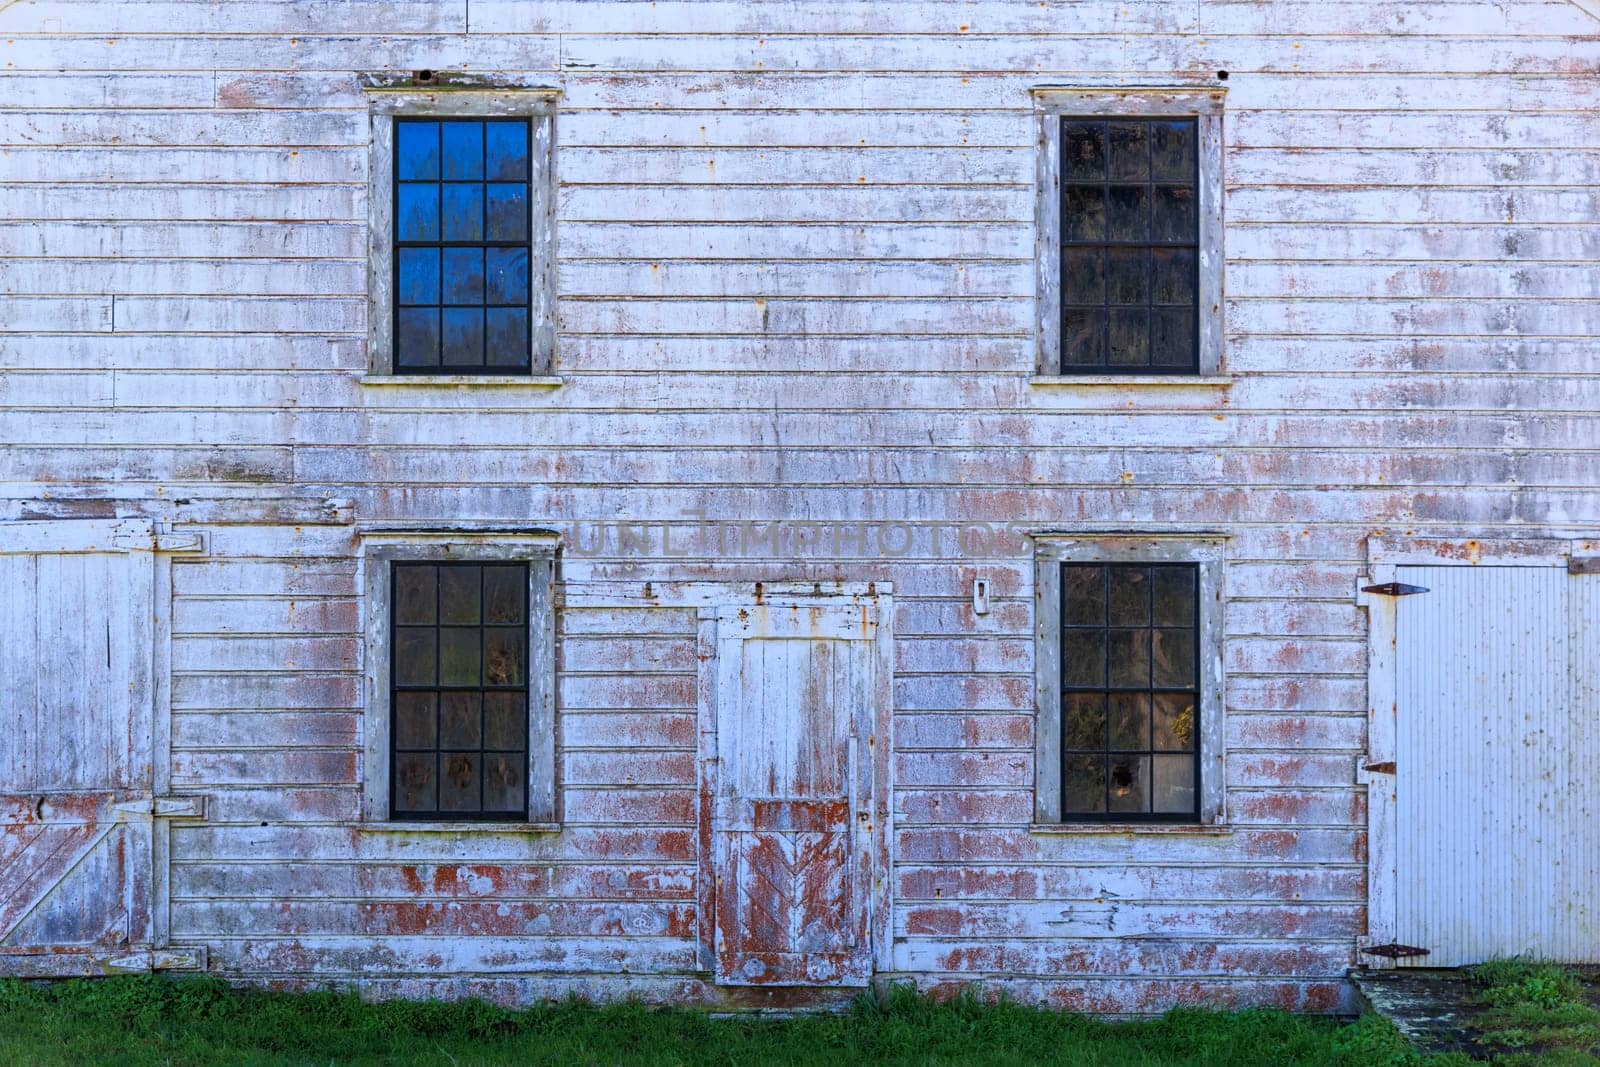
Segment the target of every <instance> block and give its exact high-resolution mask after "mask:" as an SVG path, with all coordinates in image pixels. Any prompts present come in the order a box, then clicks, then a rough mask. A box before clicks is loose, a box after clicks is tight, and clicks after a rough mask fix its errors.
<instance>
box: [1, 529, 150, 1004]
mask: <svg viewBox="0 0 1600 1067" xmlns="http://www.w3.org/2000/svg"><path fill="white" fill-rule="evenodd" d="M154 547H155V541H154V536H153V532H152V530H151V526H150V523H148V522H111V521H105V522H102V521H83V522H54V523H16V524H9V525H0V590H4V593H3V595H0V974H14V975H67V974H91V973H96V972H103V971H107V970H118V969H129V970H143V969H146V968H148V967H149V966H150V955H149V950H150V947H151V944H152V936H151V920H152V909H151V903H150V902H151V882H152V870H153V860H152V834H151V827H152V819H151V813H152V805H153V796H152V758H151V751H152V728H151V727H152V722H151V719H152V716H151V711H152V705H153V700H152V659H151V656H152V632H153V628H152V622H153V620H152V615H153V608H152V593H153V560H154V554H153V550H154Z"/></svg>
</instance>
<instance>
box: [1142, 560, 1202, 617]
mask: <svg viewBox="0 0 1600 1067" xmlns="http://www.w3.org/2000/svg"><path fill="white" fill-rule="evenodd" d="M1194 579H1195V568H1194V567H1193V566H1192V565H1189V564H1185V565H1183V566H1179V567H1152V568H1150V594H1151V596H1150V601H1151V614H1152V616H1153V620H1152V621H1154V622H1155V624H1156V625H1157V626H1193V625H1194V624H1195V595H1194Z"/></svg>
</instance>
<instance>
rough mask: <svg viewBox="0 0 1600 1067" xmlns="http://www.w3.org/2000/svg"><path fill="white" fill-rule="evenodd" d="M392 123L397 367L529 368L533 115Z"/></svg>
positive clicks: (450, 369) (460, 370) (454, 369)
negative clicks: (531, 123) (527, 117)
mask: <svg viewBox="0 0 1600 1067" xmlns="http://www.w3.org/2000/svg"><path fill="white" fill-rule="evenodd" d="M394 121H395V183H394V203H395V211H394V229H395V234H394V237H395V239H394V246H395V248H394V255H395V277H396V278H397V279H398V285H397V286H396V293H395V309H394V315H395V326H394V339H395V345H394V365H395V370H396V372H398V373H402V374H410V373H424V374H425V373H437V372H439V371H445V372H447V373H453V374H470V373H485V372H493V373H499V374H505V373H522V374H526V373H528V371H529V368H530V367H531V365H532V352H533V344H532V337H531V335H530V333H529V322H528V304H529V273H528V268H529V263H530V260H531V258H532V251H533V247H532V246H533V235H532V233H531V231H530V229H529V218H530V216H529V211H528V205H529V201H530V199H531V197H530V196H529V179H530V168H529V157H530V154H531V147H532V145H531V142H532V137H531V129H530V123H529V121H528V120H527V119H525V118H524V119H448V120H442V121H441V120H438V119H415V118H396V119H395V120H394Z"/></svg>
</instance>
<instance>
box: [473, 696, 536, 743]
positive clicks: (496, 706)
mask: <svg viewBox="0 0 1600 1067" xmlns="http://www.w3.org/2000/svg"><path fill="white" fill-rule="evenodd" d="M527 704H528V698H527V696H526V695H524V694H522V693H485V694H483V747H484V748H498V749H516V750H518V751H520V750H521V749H523V748H525V747H526V745H527V741H528V737H527V734H526V733H525V732H524V731H525V730H526V724H525V723H524V720H523V715H524V713H525V712H526V710H527Z"/></svg>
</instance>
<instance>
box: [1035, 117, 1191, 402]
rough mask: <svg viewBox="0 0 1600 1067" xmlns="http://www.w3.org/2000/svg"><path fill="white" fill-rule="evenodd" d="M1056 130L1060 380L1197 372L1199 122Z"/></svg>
mask: <svg viewBox="0 0 1600 1067" xmlns="http://www.w3.org/2000/svg"><path fill="white" fill-rule="evenodd" d="M1059 122H1060V128H1059V129H1060V170H1059V173H1060V196H1061V201H1060V219H1059V224H1060V230H1061V232H1060V256H1061V259H1060V316H1061V322H1060V370H1061V372H1062V373H1064V374H1183V373H1195V372H1197V371H1198V370H1199V359H1200V317H1199V315H1198V313H1197V308H1198V306H1199V303H1200V273H1199V272H1200V232H1201V225H1200V223H1201V217H1200V188H1199V182H1200V169H1199V165H1200V154H1201V153H1200V134H1199V122H1198V120H1197V119H1196V118H1193V117H1187V118H1185V117H1171V116H1149V115H1128V116H1120V115H1119V116H1112V117H1106V116H1101V117H1081V116H1072V115H1067V116H1062V117H1061V118H1060V119H1059Z"/></svg>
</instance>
